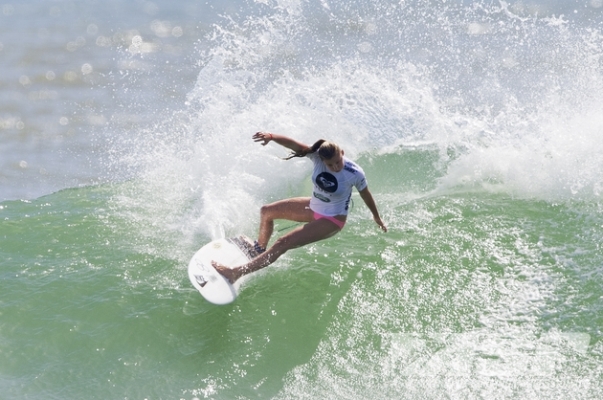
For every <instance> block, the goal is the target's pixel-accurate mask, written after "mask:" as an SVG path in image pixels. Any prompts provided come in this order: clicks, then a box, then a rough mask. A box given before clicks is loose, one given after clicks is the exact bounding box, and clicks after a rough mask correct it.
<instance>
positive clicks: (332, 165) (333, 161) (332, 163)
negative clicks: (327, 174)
mask: <svg viewBox="0 0 603 400" xmlns="http://www.w3.org/2000/svg"><path fill="white" fill-rule="evenodd" d="M322 162H324V163H325V165H326V166H327V168H328V169H329V170H330V171H332V172H339V171H341V170H342V169H343V150H341V151H340V152H338V153H335V155H334V156H333V157H331V158H329V159H328V160H325V159H324V158H323V159H322Z"/></svg>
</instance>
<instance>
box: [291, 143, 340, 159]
mask: <svg viewBox="0 0 603 400" xmlns="http://www.w3.org/2000/svg"><path fill="white" fill-rule="evenodd" d="M316 152H318V155H319V156H320V158H322V159H323V160H330V159H331V158H333V156H334V155H335V154H337V153H341V147H339V146H338V145H337V144H335V143H333V142H329V141H327V140H324V139H320V140H318V141H317V142H316V143H314V144H313V145H312V146H311V147H310V149H308V150H307V151H301V152H293V153H291V155H289V157H287V158H285V160H290V159H292V158H294V157H305V156H307V155H308V154H312V153H316Z"/></svg>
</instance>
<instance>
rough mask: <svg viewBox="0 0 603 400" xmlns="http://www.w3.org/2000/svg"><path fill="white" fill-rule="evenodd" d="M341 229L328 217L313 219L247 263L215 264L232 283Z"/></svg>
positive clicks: (279, 239)
mask: <svg viewBox="0 0 603 400" xmlns="http://www.w3.org/2000/svg"><path fill="white" fill-rule="evenodd" d="M340 230H341V228H339V227H338V226H337V225H336V224H334V223H333V222H331V221H329V220H328V219H324V218H321V219H317V220H313V221H311V222H309V223H307V224H305V225H304V226H300V227H299V228H297V229H294V230H293V231H291V232H289V233H288V234H286V235H284V236H282V237H280V238H278V239H277V240H276V242H274V245H273V246H272V247H271V248H269V249H268V250H266V252H264V253H262V254H260V255H259V256H258V257H256V258H254V259H253V260H251V261H250V262H249V263H247V264H245V265H242V266H240V267H236V268H232V269H229V268H226V267H222V266H220V265H218V264H217V263H214V264H213V265H214V267H215V268H216V269H217V270H218V272H219V273H221V274H222V275H224V276H225V277H226V278H227V279H228V280H229V281H230V282H231V283H234V282H235V281H236V280H237V279H239V278H240V277H242V276H243V275H247V274H250V273H252V272H255V271H258V270H260V269H262V268H264V267H267V266H268V265H270V264H272V263H273V262H275V261H276V260H277V259H278V258H279V257H280V256H282V255H283V254H285V253H286V252H287V251H288V250H291V249H295V248H297V247H301V246H305V245H307V244H310V243H314V242H317V241H319V240H323V239H327V238H329V237H331V236H333V235H335V234H336V233H337V232H339V231H340Z"/></svg>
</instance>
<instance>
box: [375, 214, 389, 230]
mask: <svg viewBox="0 0 603 400" xmlns="http://www.w3.org/2000/svg"><path fill="white" fill-rule="evenodd" d="M374 219H375V222H376V223H377V225H379V228H381V230H382V231H383V232H387V226H385V224H384V223H383V221H382V220H381V218H380V217H375V218H374Z"/></svg>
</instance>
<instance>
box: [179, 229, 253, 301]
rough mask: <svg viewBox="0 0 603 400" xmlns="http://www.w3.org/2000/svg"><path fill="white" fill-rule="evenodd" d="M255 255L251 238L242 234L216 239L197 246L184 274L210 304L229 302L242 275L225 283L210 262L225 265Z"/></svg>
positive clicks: (245, 259) (232, 265)
mask: <svg viewBox="0 0 603 400" xmlns="http://www.w3.org/2000/svg"><path fill="white" fill-rule="evenodd" d="M256 256H257V253H256V252H255V249H254V248H253V244H252V243H251V240H250V239H249V238H248V237H246V236H238V237H235V238H227V239H217V240H214V241H211V242H209V243H208V244H206V245H205V246H203V247H201V248H200V249H199V250H198V251H197V252H196V253H195V255H194V256H193V258H192V259H191V261H190V262H189V264H188V277H189V279H190V281H191V283H192V284H193V286H194V287H195V288H196V289H197V290H198V291H199V293H201V295H202V296H203V297H204V298H205V299H206V300H207V301H209V302H210V303H213V304H220V305H222V304H228V303H232V302H233V301H234V300H235V299H236V298H237V295H238V294H239V288H240V286H241V283H243V281H244V278H245V277H243V278H240V279H238V280H237V281H236V282H235V283H234V284H231V283H230V282H228V280H227V279H226V278H224V277H223V276H222V275H221V274H220V273H219V272H218V271H216V269H215V268H214V267H213V266H212V265H211V262H212V261H216V262H217V263H219V264H221V265H224V266H226V267H237V266H239V265H243V264H246V263H247V262H249V260H251V259H253V258H254V257H256Z"/></svg>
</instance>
